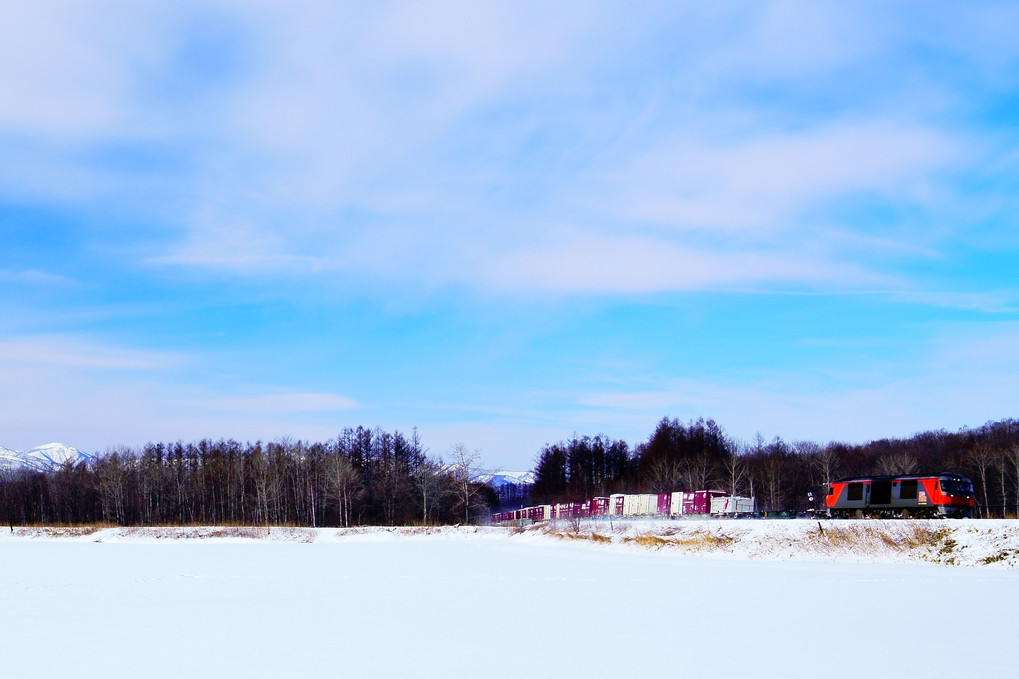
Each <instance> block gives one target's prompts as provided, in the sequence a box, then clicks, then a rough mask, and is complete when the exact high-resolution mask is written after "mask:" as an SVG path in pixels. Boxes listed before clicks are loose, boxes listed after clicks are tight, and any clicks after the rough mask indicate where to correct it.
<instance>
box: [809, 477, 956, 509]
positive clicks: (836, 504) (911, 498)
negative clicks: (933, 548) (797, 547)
mask: <svg viewBox="0 0 1019 679" xmlns="http://www.w3.org/2000/svg"><path fill="white" fill-rule="evenodd" d="M825 504H826V505H827V507H828V511H829V512H830V513H831V515H832V516H834V517H837V518H849V517H863V516H904V517H908V516H947V517H958V518H965V517H969V516H972V515H973V507H974V505H975V504H976V495H975V494H974V492H973V483H972V482H971V481H970V480H969V479H968V478H966V477H965V476H962V475H961V474H955V473H951V472H942V473H940V474H907V475H901V476H859V477H846V478H842V479H838V480H837V481H833V482H832V483H830V484H829V485H828V496H827V497H826V498H825Z"/></svg>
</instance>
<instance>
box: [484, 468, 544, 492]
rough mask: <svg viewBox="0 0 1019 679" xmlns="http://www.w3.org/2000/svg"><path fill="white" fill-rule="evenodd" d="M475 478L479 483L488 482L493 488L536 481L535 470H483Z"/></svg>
mask: <svg viewBox="0 0 1019 679" xmlns="http://www.w3.org/2000/svg"><path fill="white" fill-rule="evenodd" d="M474 480H475V481H477V482H478V483H487V484H488V485H490V486H492V487H493V488H499V487H500V486H508V485H516V486H524V485H531V484H533V483H534V472H503V471H497V472H481V473H479V474H477V475H475V477H474Z"/></svg>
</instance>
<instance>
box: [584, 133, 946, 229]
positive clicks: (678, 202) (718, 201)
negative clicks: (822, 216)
mask: <svg viewBox="0 0 1019 679" xmlns="http://www.w3.org/2000/svg"><path fill="white" fill-rule="evenodd" d="M709 135H710V133H709ZM663 146H664V148H662V149H659V150H655V151H652V152H649V153H647V154H644V155H642V156H639V157H638V158H636V159H635V160H634V161H632V162H631V163H629V164H628V165H627V166H626V167H624V169H622V170H621V171H620V172H619V173H618V174H615V175H612V174H610V175H609V176H608V177H607V178H606V185H607V186H608V189H607V191H606V192H605V194H603V195H605V196H606V197H607V198H608V200H606V201H605V204H606V207H607V208H608V209H611V207H610V206H611V205H613V204H619V205H620V206H621V208H622V209H621V211H620V214H621V216H623V217H626V218H630V219H636V220H647V221H653V222H659V223H663V224H666V225H668V226H670V227H675V228H681V229H682V228H712V229H722V230H727V231H734V230H744V229H748V228H754V229H761V228H764V229H766V230H767V231H768V232H771V231H773V230H775V229H779V230H789V229H790V228H795V227H797V226H802V224H800V223H799V222H798V220H797V217H799V216H801V215H802V214H803V213H804V212H805V211H807V210H809V209H811V208H817V207H820V206H821V204H822V202H823V201H826V200H831V199H834V198H847V197H853V196H854V195H855V194H858V193H860V192H867V193H871V194H877V195H881V196H885V197H890V198H895V199H899V200H906V201H908V202H918V203H921V204H923V203H928V202H930V201H931V200H932V197H931V191H930V189H929V186H930V184H931V181H932V180H933V179H934V178H935V177H936V176H937V174H938V173H939V172H943V171H945V170H952V169H959V162H960V160H961V159H962V158H963V149H962V146H961V142H960V140H958V139H956V138H953V137H952V136H950V135H948V134H946V133H944V132H940V131H938V130H934V129H924V128H922V127H918V126H915V125H906V124H890V123H888V122H884V121H879V120H876V121H865V122H858V123H853V122H842V123H825V124H823V125H821V126H818V127H811V128H807V129H803V130H796V131H789V132H781V133H770V132H763V133H761V132H759V133H752V134H748V135H747V136H746V137H744V138H743V139H741V140H739V141H718V142H715V143H710V142H709V141H708V140H707V139H706V138H705V136H703V135H702V136H701V137H700V138H698V137H697V136H696V135H695V134H693V135H687V136H684V137H682V138H679V139H676V140H674V141H672V142H671V143H665V144H664V145H663Z"/></svg>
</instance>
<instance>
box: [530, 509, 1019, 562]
mask: <svg viewBox="0 0 1019 679" xmlns="http://www.w3.org/2000/svg"><path fill="white" fill-rule="evenodd" d="M517 532H518V533H519V534H520V535H540V536H542V537H551V538H558V539H562V540H570V541H575V542H576V541H589V542H591V543H592V544H599V545H605V546H620V547H630V548H642V549H651V550H656V551H663V552H673V553H681V554H692V555H707V556H711V557H715V558H737V559H768V560H790V559H798V560H803V559H805V560H821V561H851V562H929V563H936V564H943V565H947V566H992V567H998V568H1014V567H1016V566H1019V521H1016V520H993V519H992V520H982V521H930V520H902V519H886V520H880V519H878V520H865V521H853V520H849V521H828V520H821V521H817V520H745V521H733V520H721V521H720V520H703V521H696V520H695V521H667V520H652V521H611V522H610V521H604V520H581V521H558V522H556V521H551V522H545V523H541V524H536V525H533V526H529V527H526V528H523V529H517Z"/></svg>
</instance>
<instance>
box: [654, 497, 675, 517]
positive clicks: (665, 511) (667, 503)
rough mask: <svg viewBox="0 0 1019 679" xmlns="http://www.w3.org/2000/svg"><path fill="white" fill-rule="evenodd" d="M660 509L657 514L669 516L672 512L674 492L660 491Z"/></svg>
mask: <svg viewBox="0 0 1019 679" xmlns="http://www.w3.org/2000/svg"><path fill="white" fill-rule="evenodd" d="M657 509H658V511H656V512H655V513H656V514H659V515H661V516H668V515H669V514H670V513H671V512H672V493H658V508H657Z"/></svg>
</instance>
